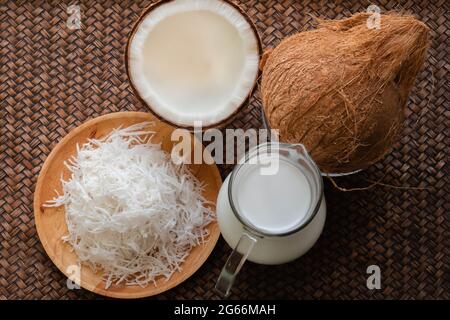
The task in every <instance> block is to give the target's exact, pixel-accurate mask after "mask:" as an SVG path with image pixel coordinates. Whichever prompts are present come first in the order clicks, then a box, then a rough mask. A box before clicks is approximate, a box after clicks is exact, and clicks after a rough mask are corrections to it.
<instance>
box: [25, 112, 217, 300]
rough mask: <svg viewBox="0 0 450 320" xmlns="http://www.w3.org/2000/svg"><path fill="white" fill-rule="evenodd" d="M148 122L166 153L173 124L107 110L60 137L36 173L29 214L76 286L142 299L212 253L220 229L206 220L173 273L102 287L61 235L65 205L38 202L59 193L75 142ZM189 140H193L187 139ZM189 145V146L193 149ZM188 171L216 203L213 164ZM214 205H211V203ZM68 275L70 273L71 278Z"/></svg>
mask: <svg viewBox="0 0 450 320" xmlns="http://www.w3.org/2000/svg"><path fill="white" fill-rule="evenodd" d="M144 121H152V122H153V123H154V124H153V125H152V126H150V127H149V129H150V130H152V131H155V132H156V134H155V137H154V139H153V140H152V141H154V142H158V143H159V142H160V143H161V147H162V149H163V150H165V151H167V152H170V151H171V150H172V147H173V145H174V144H175V143H176V142H172V141H171V138H170V137H171V133H172V131H173V130H174V129H175V128H174V127H171V126H170V125H168V124H166V123H164V122H162V121H160V120H158V119H157V118H156V117H155V116H153V115H151V114H149V113H144V112H118V113H113V114H108V115H105V116H101V117H98V118H95V119H93V120H90V121H87V122H86V123H84V124H82V125H81V126H79V127H78V128H76V129H74V130H73V131H71V132H70V133H69V134H68V135H67V136H65V137H64V138H63V139H62V140H61V141H60V142H59V143H58V144H57V145H56V147H55V148H54V149H53V150H52V152H51V153H50V155H49V156H48V158H47V159H46V160H45V163H44V165H43V167H42V169H41V172H40V174H39V178H38V181H37V185H36V190H35V193H34V219H35V223H36V228H37V232H38V235H39V238H40V240H41V242H42V245H43V247H44V249H45V251H46V252H47V254H48V256H49V257H50V259H51V260H52V261H53V263H54V264H55V265H56V266H57V267H58V269H59V270H61V272H62V273H64V274H65V275H66V276H67V277H70V276H71V277H73V276H74V275H75V276H76V275H77V274H76V273H75V274H74V272H78V274H79V279H80V285H81V286H82V287H83V288H85V289H87V290H89V291H92V292H95V293H98V294H101V295H104V296H108V297H114V298H141V297H148V296H152V295H155V294H158V293H161V292H163V291H166V290H169V289H171V288H173V287H175V286H176V285H178V284H180V283H181V282H183V281H184V280H186V279H187V278H189V277H190V276H191V275H192V274H193V273H194V272H195V271H197V270H198V269H199V268H200V266H201V265H202V264H203V263H204V262H205V260H206V259H207V258H208V256H209V255H210V254H211V251H212V250H213V248H214V246H215V244H216V242H217V239H218V238H219V235H220V231H219V227H218V225H217V222H215V221H214V222H212V223H210V224H209V225H208V229H209V231H210V236H209V240H208V242H207V243H206V244H204V245H200V246H196V247H195V248H193V249H192V251H191V252H190V254H189V256H188V258H187V259H186V261H185V262H184V263H183V265H182V271H181V272H176V273H175V274H173V275H172V277H171V278H170V279H169V280H167V281H166V279H165V278H162V277H161V278H159V279H157V281H156V285H154V284H149V285H147V286H146V287H144V288H142V287H140V286H114V285H111V286H110V287H109V288H108V289H105V282H104V281H103V279H102V272H101V271H98V272H94V271H93V270H92V269H91V268H90V267H88V266H83V265H82V266H81V268H80V269H79V270H77V269H76V266H77V264H78V263H77V256H76V255H75V253H74V252H73V251H72V247H71V245H70V244H67V243H64V242H63V241H62V240H61V237H62V236H63V235H66V234H67V233H68V231H67V225H66V221H65V212H64V207H58V208H45V207H44V206H43V204H44V203H45V202H46V201H48V200H51V199H53V198H54V197H55V195H56V193H55V190H58V192H59V193H60V194H61V193H62V186H61V182H60V178H61V176H63V177H64V179H68V178H69V177H70V174H69V170H68V169H67V168H66V167H65V166H64V163H63V162H64V161H65V160H66V159H68V158H69V157H70V156H72V155H75V154H76V145H77V144H80V145H81V144H83V143H85V142H86V141H87V139H89V138H101V137H103V136H104V135H106V134H107V133H109V132H111V130H112V129H114V128H117V127H119V126H124V127H127V126H130V125H132V124H135V123H140V122H144ZM191 140H192V141H193V139H191ZM192 149H193V148H192ZM189 169H190V170H191V172H192V173H193V174H194V175H195V176H196V177H197V178H198V179H199V180H200V181H202V182H204V183H205V184H206V188H205V191H204V194H203V196H204V197H205V198H206V199H207V200H209V201H211V202H212V203H213V204H214V205H215V203H216V199H217V195H218V193H219V189H220V186H221V184H222V179H221V177H220V173H219V170H218V169H217V166H216V165H214V164H213V165H207V164H197V165H189ZM213 209H215V208H213ZM71 279H72V278H71Z"/></svg>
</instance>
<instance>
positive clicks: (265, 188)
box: [233, 158, 311, 234]
mask: <svg viewBox="0 0 450 320" xmlns="http://www.w3.org/2000/svg"><path fill="white" fill-rule="evenodd" d="M245 166H247V167H248V168H243V169H244V170H245V172H244V171H243V174H242V176H239V177H238V181H236V189H235V191H234V192H233V201H234V202H235V205H236V206H237V207H238V211H239V212H240V213H241V215H242V216H243V217H244V218H245V219H247V220H248V221H249V222H250V223H251V224H252V225H253V226H255V227H256V228H258V229H260V230H265V231H267V232H269V233H272V234H273V233H284V232H288V231H291V230H293V229H295V228H296V227H298V226H299V225H300V224H301V223H302V222H303V221H304V220H305V219H308V216H307V215H308V211H309V207H310V205H311V188H310V185H309V183H308V180H307V179H306V177H305V175H304V174H303V173H302V172H301V171H300V170H299V169H298V168H296V167H295V166H294V165H293V164H291V163H288V162H286V161H285V160H283V159H281V158H280V161H279V169H278V172H277V173H276V174H274V175H262V174H261V170H260V166H259V165H255V164H245ZM241 170H242V169H241Z"/></svg>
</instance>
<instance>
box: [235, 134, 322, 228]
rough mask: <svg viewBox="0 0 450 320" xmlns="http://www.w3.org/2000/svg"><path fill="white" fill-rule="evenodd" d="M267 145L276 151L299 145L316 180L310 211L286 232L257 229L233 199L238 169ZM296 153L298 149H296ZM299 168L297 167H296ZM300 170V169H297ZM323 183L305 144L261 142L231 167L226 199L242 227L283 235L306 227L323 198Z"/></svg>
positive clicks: (315, 213)
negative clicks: (314, 199)
mask: <svg viewBox="0 0 450 320" xmlns="http://www.w3.org/2000/svg"><path fill="white" fill-rule="evenodd" d="M268 147H275V148H276V152H278V153H279V152H280V151H281V150H292V149H293V148H294V147H301V148H302V151H303V153H302V156H303V157H304V160H306V161H307V162H308V164H309V165H310V166H311V168H312V169H313V171H314V174H315V180H317V184H318V189H319V190H318V192H319V194H318V197H317V201H316V203H315V205H314V207H313V209H312V210H311V209H310V210H309V212H311V213H310V214H309V216H308V218H307V219H305V220H304V221H302V222H301V223H300V224H299V225H298V226H296V227H295V228H294V229H292V230H288V231H286V232H280V233H270V232H266V231H263V230H261V229H258V228H257V227H256V226H254V225H251V224H250V223H249V222H248V221H247V220H245V219H243V218H242V216H241V214H240V213H239V210H238V209H237V207H236V205H235V202H234V201H233V192H232V190H233V184H234V182H235V179H236V175H237V174H238V172H239V170H240V169H241V168H242V167H243V166H244V165H245V164H247V162H248V161H249V160H250V159H251V157H250V156H252V157H253V154H254V153H255V152H258V151H259V150H261V149H264V148H266V149H267V148H268ZM297 153H298V151H297ZM287 160H288V161H289V162H290V163H293V160H292V159H289V158H287ZM294 165H295V166H296V168H298V164H295V163H294ZM298 169H299V168H298ZM299 170H300V169H299ZM323 193H324V185H323V179H322V173H321V171H320V169H319V167H318V166H317V164H316V163H315V162H314V160H313V159H312V158H311V156H310V155H309V153H308V151H307V150H306V148H305V146H304V145H303V144H289V143H284V142H265V143H262V144H259V145H257V146H255V147H253V148H251V149H249V150H248V151H247V152H246V153H245V156H244V157H243V159H241V160H240V161H238V163H237V164H236V166H235V167H234V168H233V171H232V172H231V174H230V181H229V183H228V199H229V202H230V206H231V209H232V211H233V214H234V216H235V217H236V218H237V219H238V220H239V221H240V222H241V223H242V225H243V226H244V229H246V230H248V231H250V232H251V233H253V234H255V235H258V236H263V237H285V236H288V235H291V234H294V233H297V232H299V231H300V230H302V229H304V228H306V227H307V226H308V225H309V224H310V223H311V221H312V220H313V219H314V218H315V216H316V215H317V213H318V211H319V209H320V207H321V204H322V201H323V198H324V194H323Z"/></svg>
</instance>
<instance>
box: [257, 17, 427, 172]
mask: <svg viewBox="0 0 450 320" xmlns="http://www.w3.org/2000/svg"><path fill="white" fill-rule="evenodd" d="M369 17H370V14H366V13H360V14H356V15H353V16H352V17H351V18H349V19H344V20H331V21H320V24H319V26H318V28H317V29H315V30H312V31H306V32H301V33H298V34H296V35H293V36H291V37H289V38H287V39H285V40H284V41H282V42H281V44H280V45H279V46H277V47H276V48H275V49H274V50H273V51H272V52H271V53H270V56H269V57H268V58H267V60H266V61H265V64H264V65H263V66H262V67H263V74H262V84H261V94H262V99H263V105H264V110H265V113H266V117H267V120H268V122H269V125H270V127H271V128H274V129H279V132H280V140H281V141H284V142H289V143H302V144H304V145H305V146H306V148H307V149H308V150H309V152H310V153H311V155H312V157H313V159H314V160H315V161H316V162H317V164H318V165H319V167H320V168H321V170H322V171H323V172H327V173H346V172H351V171H355V170H359V169H363V168H365V167H367V166H369V165H370V164H372V163H374V162H376V161H377V160H379V159H380V158H382V157H383V156H384V155H385V154H386V152H387V151H388V150H389V149H390V147H391V146H392V144H393V143H394V142H395V140H396V139H397V137H398V135H399V133H400V131H401V128H402V123H403V119H404V115H403V109H404V106H405V104H406V101H407V99H408V94H409V91H410V90H411V87H412V85H413V83H414V79H415V77H416V75H417V73H418V72H419V70H420V68H421V66H422V64H423V62H424V59H425V55H426V50H427V47H428V28H427V27H426V26H425V24H423V23H422V22H420V21H418V20H417V19H415V18H413V17H411V16H402V15H398V14H387V15H381V20H380V29H369V28H368V26H367V20H368V18H369Z"/></svg>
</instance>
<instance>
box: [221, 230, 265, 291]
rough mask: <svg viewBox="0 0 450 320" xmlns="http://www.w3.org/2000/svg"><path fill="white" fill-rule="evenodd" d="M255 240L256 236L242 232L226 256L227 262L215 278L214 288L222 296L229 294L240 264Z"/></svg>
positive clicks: (246, 256)
mask: <svg viewBox="0 0 450 320" xmlns="http://www.w3.org/2000/svg"><path fill="white" fill-rule="evenodd" d="M257 241H258V239H257V237H255V236H252V235H249V234H248V233H243V234H242V236H241V238H240V239H239V242H238V244H237V245H236V247H235V248H234V250H233V252H232V253H231V254H230V256H229V257H228V260H227V262H226V263H225V265H224V266H223V268H222V271H221V272H220V276H219V279H217V283H216V287H215V288H216V290H217V291H218V292H219V293H220V294H221V295H223V296H224V297H227V296H228V295H229V294H230V290H231V287H232V286H233V282H234V279H235V278H236V276H237V274H238V272H239V271H240V270H241V267H242V265H243V264H244V262H245V260H247V258H248V255H249V254H250V252H251V251H252V249H253V247H254V246H255V244H256V242H257Z"/></svg>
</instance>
